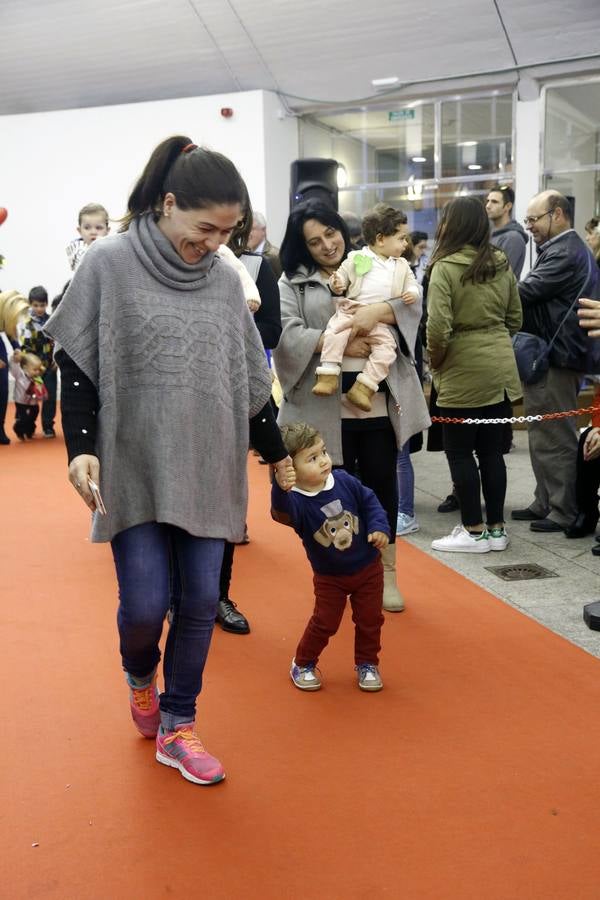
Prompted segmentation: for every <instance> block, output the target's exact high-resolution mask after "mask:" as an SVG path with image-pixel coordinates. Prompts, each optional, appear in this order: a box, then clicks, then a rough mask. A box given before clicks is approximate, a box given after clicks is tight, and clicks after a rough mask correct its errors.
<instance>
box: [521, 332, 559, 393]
mask: <svg viewBox="0 0 600 900" xmlns="http://www.w3.org/2000/svg"><path fill="white" fill-rule="evenodd" d="M561 325H562V322H561ZM556 334H558V331H557V332H556ZM556 334H555V335H554V337H556ZM553 343H554V338H553V339H552V342H551V343H550V344H549V343H548V342H547V341H545V340H544V338H541V337H538V336H537V334H528V333H527V332H526V331H518V332H517V334H515V335H514V337H513V339H512V345H513V350H514V351H515V359H516V361H517V369H518V370H519V378H520V379H521V381H522V382H523V384H536V382H538V381H540V380H541V379H542V378H543V377H544V375H545V374H546V372H547V371H548V369H549V368H550V360H549V358H548V357H549V356H550V348H551V346H552V344H553Z"/></svg>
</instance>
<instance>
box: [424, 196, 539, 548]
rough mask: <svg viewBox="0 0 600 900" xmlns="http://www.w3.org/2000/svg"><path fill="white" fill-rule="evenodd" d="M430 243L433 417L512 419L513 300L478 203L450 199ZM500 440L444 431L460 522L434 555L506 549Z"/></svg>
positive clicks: (491, 428) (479, 430)
mask: <svg viewBox="0 0 600 900" xmlns="http://www.w3.org/2000/svg"><path fill="white" fill-rule="evenodd" d="M436 241H437V243H436V247H435V248H434V252H433V255H432V258H431V263H430V266H429V273H430V280H429V293H428V320H427V349H428V351H429V358H430V365H431V368H432V372H433V383H434V385H435V388H436V390H437V393H438V401H437V402H438V407H439V409H440V415H441V416H446V417H452V418H454V417H457V418H477V419H495V418H500V417H503V416H510V415H511V401H514V400H517V399H518V398H519V397H521V396H522V393H523V391H522V388H521V383H520V381H519V374H518V371H517V366H516V362H515V356H514V352H513V348H512V342H511V336H512V335H513V334H516V332H517V331H518V330H519V328H520V327H521V322H522V310H521V301H520V299H519V293H518V291H517V282H516V279H515V276H514V275H513V273H512V270H511V268H510V266H509V264H508V260H507V258H506V256H505V255H504V253H503V252H502V251H501V250H497V249H496V248H494V247H492V246H491V244H490V243H489V222H488V220H487V215H486V212H485V208H484V206H483V204H482V203H481V201H480V200H479V199H478V198H477V197H457V198H456V199H455V200H451V201H450V203H448V205H447V206H446V207H445V208H444V211H443V213H442V218H441V220H440V224H439V227H438V231H437V235H436ZM502 433H503V426H502V425H493V424H489V425H488V424H483V425H462V424H444V425H443V438H444V450H445V451H446V455H447V457H448V464H449V466H450V472H451V473H452V481H453V482H454V484H455V485H456V492H457V495H458V500H459V503H460V509H461V518H462V525H459V526H457V527H456V528H455V529H454V531H453V532H452V534H450V535H448V536H447V537H444V538H440V539H438V540H435V541H433V543H432V545H431V546H432V547H433V549H434V550H444V551H448V552H463V553H465V552H466V553H486V552H488V551H489V550H504V549H506V547H507V545H508V537H507V535H506V531H505V529H504V499H505V496H506V466H505V464H504V458H503V456H502ZM473 453H475V454H476V455H477V459H478V462H479V469H478V467H477V463H476V461H475V458H474V456H473ZM480 476H481V479H480ZM481 488H483V496H484V499H485V507H486V522H485V523H484V521H483V517H482V512H481V496H480V489H481Z"/></svg>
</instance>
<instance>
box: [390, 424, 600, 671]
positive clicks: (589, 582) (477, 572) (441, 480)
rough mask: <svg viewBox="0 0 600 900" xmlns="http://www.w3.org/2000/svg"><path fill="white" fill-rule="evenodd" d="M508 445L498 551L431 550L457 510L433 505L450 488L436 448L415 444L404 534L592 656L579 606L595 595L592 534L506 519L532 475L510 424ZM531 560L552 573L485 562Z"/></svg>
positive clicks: (596, 646)
mask: <svg viewBox="0 0 600 900" xmlns="http://www.w3.org/2000/svg"><path fill="white" fill-rule="evenodd" d="M514 442H515V449H513V450H512V451H511V452H510V454H508V456H506V457H505V458H506V464H507V470H508V493H507V500H506V520H507V529H508V532H509V536H510V541H511V542H510V545H509V547H508V549H507V550H506V551H504V552H503V553H489V554H487V553H486V554H477V555H475V554H462V553H438V552H435V551H434V550H432V549H431V541H432V540H433V539H434V538H436V537H441V536H442V535H444V534H448V533H449V532H450V531H451V530H452V528H453V527H454V525H456V524H457V523H458V522H459V516H458V514H457V513H445V514H441V513H438V512H437V511H436V509H437V506H438V504H439V502H440V500H442V499H443V498H444V497H446V495H447V494H448V493H449V491H450V476H449V472H448V465H447V462H446V457H445V455H444V454H443V453H428V452H427V451H425V450H422V451H421V452H420V453H416V454H413V456H412V460H413V465H414V469H415V484H416V488H415V507H416V513H417V519H418V521H419V524H420V526H421V529H420V531H418V532H416V533H414V534H412V535H409V536H408V537H406V538H403V540H408V541H410V542H411V543H413V544H414V545H415V546H417V547H419V548H420V549H421V550H424V551H426V552H427V553H429V554H431V555H432V556H435V558H436V559H438V560H439V561H440V562H442V563H444V564H445V565H447V566H449V567H450V568H452V569H454V570H455V571H456V572H460V573H461V574H462V575H465V576H466V577H468V578H470V579H472V580H473V581H475V582H476V583H477V584H479V585H481V586H482V587H485V588H486V589H487V590H488V591H490V593H492V594H494V595H495V596H497V597H500V598H501V599H502V600H505V601H506V602H507V603H509V604H510V605H511V606H514V607H516V608H517V609H519V610H520V611H521V612H523V613H525V614H526V615H528V616H531V617H532V618H534V619H537V620H538V621H539V622H540V623H541V624H542V625H545V626H546V627H547V628H550V629H551V630H552V631H554V632H556V633H557V634H560V635H562V636H563V637H565V638H567V639H568V640H569V641H572V642H573V643H574V644H577V645H578V646H579V647H582V648H583V649H584V650H587V651H588V652H589V653H591V654H593V655H594V656H598V657H600V632H596V631H591V630H590V629H589V628H588V627H587V625H586V624H585V622H584V621H583V606H584V604H585V603H589V602H590V601H592V600H596V599H600V577H599V576H600V557H596V556H593V555H592V553H591V547H592V546H593V545H594V543H595V542H594V538H593V535H592V536H590V537H587V538H582V539H580V540H568V539H567V538H566V537H565V536H564V535H563V534H561V533H559V534H548V535H542V534H535V533H534V532H532V531H530V529H529V523H528V522H512V521H511V520H510V510H511V509H515V508H522V507H525V506H529V504H530V503H531V501H532V499H533V483H534V482H533V474H532V471H531V464H530V461H529V452H528V449H527V433H526V432H525V431H515V435H514ZM516 563H537V564H539V565H541V566H544V567H545V568H546V569H549V570H550V571H552V572H555V573H556V577H554V578H546V579H543V580H533V581H512V582H509V581H503V580H502V579H501V578H499V577H498V576H497V575H496V574H494V573H492V572H489V571H488V569H487V567H488V566H503V565H510V564H516Z"/></svg>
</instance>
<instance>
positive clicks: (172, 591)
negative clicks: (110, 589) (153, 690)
mask: <svg viewBox="0 0 600 900" xmlns="http://www.w3.org/2000/svg"><path fill="white" fill-rule="evenodd" d="M223 543H224V542H223V541H222V540H215V539H212V538H200V537H193V536H192V535H191V534H188V533H187V532H186V531H183V530H182V529H181V528H176V527H175V526H174V525H165V524H160V523H157V522H146V523H144V524H143V525H136V526H134V527H133V528H127V529H126V530H125V531H121V532H119V534H117V535H116V537H114V538H113V540H112V551H113V557H114V561H115V567H116V570H117V579H118V582H119V610H118V613H117V624H118V626H119V636H120V648H121V657H122V660H123V668H124V669H125V671H126V672H129V673H130V674H131V675H134V676H136V677H137V678H144V677H145V676H147V675H149V674H150V673H151V672H153V671H154V669H155V668H156V666H157V665H158V662H159V660H160V650H159V646H158V643H159V641H160V638H161V635H162V629H163V622H164V618H165V615H166V612H167V610H168V609H169V607H170V606H172V607H173V621H172V623H171V627H170V628H169V634H168V637H167V643H166V648H165V659H164V677H165V691H164V693H163V694H161V698H160V710H161V722H162V724H163V726H164V727H165V728H167V729H169V730H172V729H173V728H174V727H175V725H177V724H178V723H180V722H191V721H193V720H194V717H195V712H196V697H197V696H198V694H199V693H200V691H201V689H202V673H203V671H204V664H205V662H206V657H207V655H208V649H209V647H210V640H211V637H212V632H213V628H214V624H215V616H216V613H217V600H218V593H219V572H220V569H221V561H222V558H223Z"/></svg>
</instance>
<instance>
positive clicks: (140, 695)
mask: <svg viewBox="0 0 600 900" xmlns="http://www.w3.org/2000/svg"><path fill="white" fill-rule="evenodd" d="M127 684H128V685H129V707H130V709H131V718H132V719H133V721H134V723H135V727H136V728H137V730H138V731H139V733H140V734H141V735H143V736H144V737H145V738H154V737H156V735H157V734H158V726H159V725H160V710H159V708H158V688H157V687H156V674H155V675H154V676H153V677H152V681H151V682H150V684H148V685H146V687H136V686H135V683H134V682H133V680H132V679H131V676H130V675H127Z"/></svg>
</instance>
